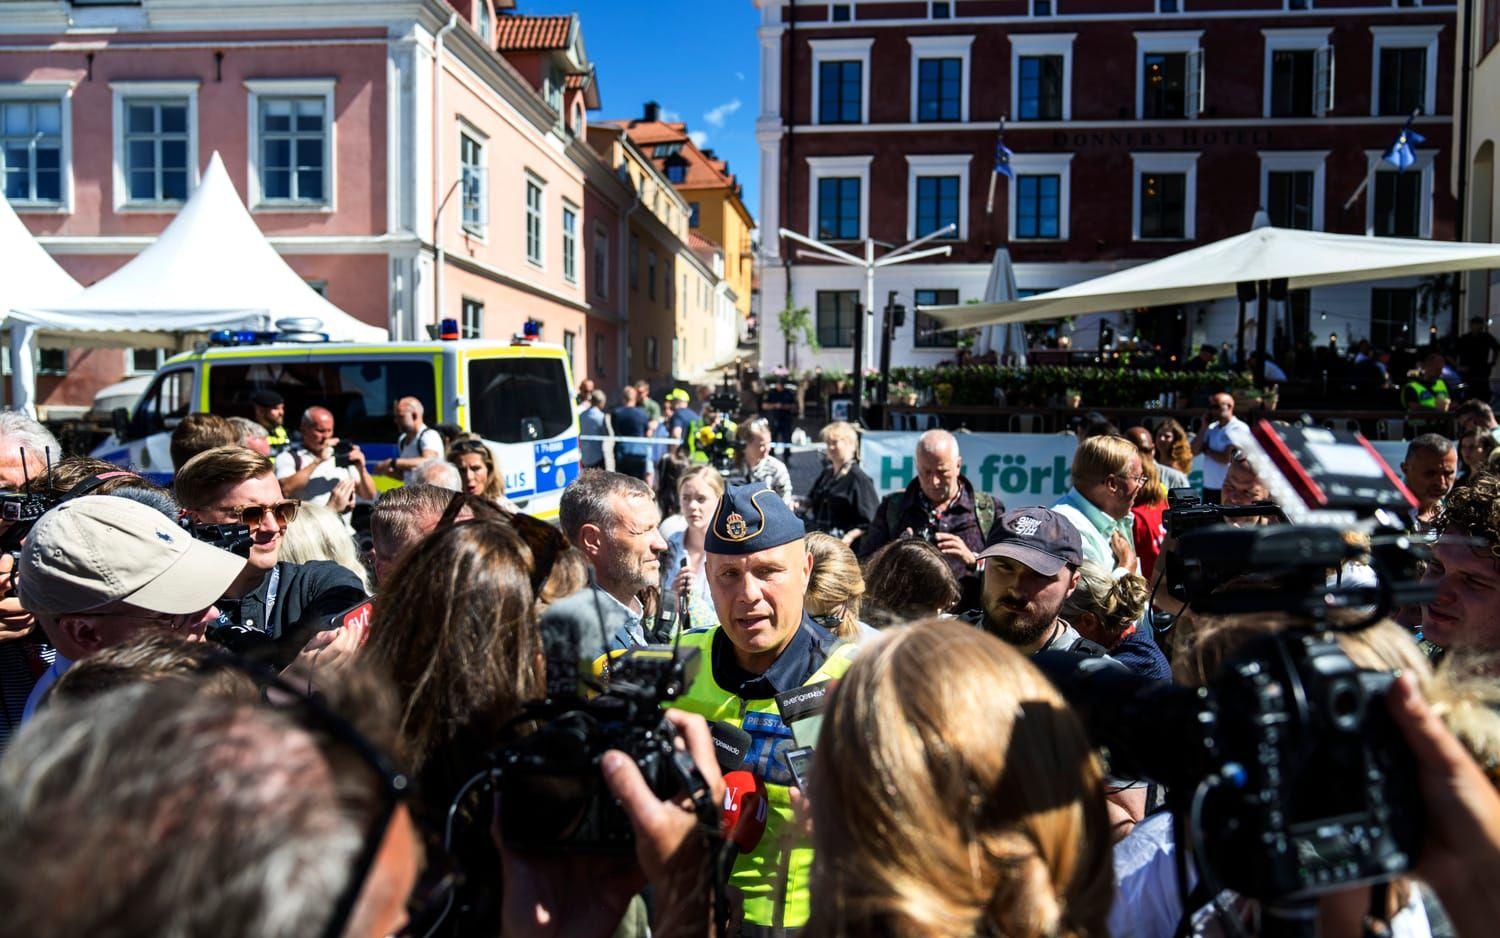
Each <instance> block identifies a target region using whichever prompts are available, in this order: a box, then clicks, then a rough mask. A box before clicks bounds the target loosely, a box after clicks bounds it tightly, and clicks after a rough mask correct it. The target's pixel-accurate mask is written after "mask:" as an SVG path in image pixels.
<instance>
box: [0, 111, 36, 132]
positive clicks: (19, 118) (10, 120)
mask: <svg viewBox="0 0 1500 938" xmlns="http://www.w3.org/2000/svg"><path fill="white" fill-rule="evenodd" d="M29 133H31V105H29V104H7V105H5V135H6V136H7V137H10V136H17V137H21V136H25V135H27V134H29Z"/></svg>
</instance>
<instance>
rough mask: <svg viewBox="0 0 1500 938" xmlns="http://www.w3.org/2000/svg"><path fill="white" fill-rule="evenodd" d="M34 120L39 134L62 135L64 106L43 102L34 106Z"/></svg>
mask: <svg viewBox="0 0 1500 938" xmlns="http://www.w3.org/2000/svg"><path fill="white" fill-rule="evenodd" d="M32 110H33V112H34V113H33V118H34V119H35V121H36V130H37V133H42V134H60V133H62V105H61V104H57V103H55V102H43V103H41V104H34V105H32Z"/></svg>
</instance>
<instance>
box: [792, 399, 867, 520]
mask: <svg viewBox="0 0 1500 938" xmlns="http://www.w3.org/2000/svg"><path fill="white" fill-rule="evenodd" d="M818 439H820V440H822V441H823V444H824V446H826V447H827V453H828V465H827V466H826V467H825V468H824V469H823V473H822V474H821V475H819V476H818V479H817V481H816V482H814V483H813V485H812V488H811V489H809V490H808V493H807V498H806V500H805V501H804V503H803V506H802V517H803V518H805V519H807V522H808V526H809V527H810V528H812V529H813V530H817V531H827V532H828V533H829V534H832V535H833V536H834V537H841V538H843V539H844V543H845V544H853V543H854V541H855V540H856V539H857V538H858V537H859V536H860V535H861V534H863V533H864V532H865V528H868V527H869V526H870V522H871V521H874V520H875V510H876V509H877V508H879V507H880V495H879V494H878V493H877V492H876V491H875V481H874V480H873V479H871V478H870V476H869V474H868V473H866V472H865V471H864V470H863V469H861V468H860V466H859V458H858V456H859V433H858V431H856V430H855V429H854V424H852V423H849V422H848V421H846V420H837V421H834V422H833V423H830V424H829V425H828V426H826V427H824V428H823V429H822V430H821V431H820V432H819V433H818Z"/></svg>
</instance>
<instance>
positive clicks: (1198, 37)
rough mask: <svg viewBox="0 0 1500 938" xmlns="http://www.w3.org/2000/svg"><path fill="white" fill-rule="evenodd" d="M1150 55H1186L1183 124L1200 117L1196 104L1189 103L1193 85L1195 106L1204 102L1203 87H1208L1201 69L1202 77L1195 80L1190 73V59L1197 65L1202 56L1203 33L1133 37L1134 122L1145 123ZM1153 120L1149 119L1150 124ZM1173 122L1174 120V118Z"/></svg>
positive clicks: (1148, 33) (1178, 32)
mask: <svg viewBox="0 0 1500 938" xmlns="http://www.w3.org/2000/svg"><path fill="white" fill-rule="evenodd" d="M1152 52H1162V53H1166V54H1168V55H1170V54H1173V53H1177V52H1182V53H1186V54H1187V57H1188V60H1187V65H1186V69H1185V71H1186V75H1187V81H1188V86H1187V88H1186V89H1185V90H1184V92H1183V93H1184V94H1185V95H1186V96H1187V101H1186V102H1185V104H1186V106H1185V107H1184V108H1183V111H1184V113H1185V114H1186V119H1187V120H1196V119H1197V118H1198V115H1199V113H1200V111H1199V109H1198V106H1197V103H1196V102H1194V101H1193V98H1194V95H1193V94H1192V91H1193V82H1194V81H1197V90H1198V94H1197V95H1196V97H1197V99H1198V101H1199V102H1201V101H1204V100H1205V97H1204V91H1203V86H1204V85H1206V84H1207V83H1208V77H1207V76H1208V72H1207V69H1204V72H1203V77H1202V78H1201V79H1195V78H1194V77H1193V73H1194V71H1195V69H1194V68H1193V56H1194V55H1197V56H1198V57H1199V61H1202V56H1203V30H1201V29H1188V30H1172V31H1161V30H1157V31H1153V32H1137V33H1135V119H1136V120H1145V119H1146V56H1147V55H1148V54H1149V53H1152ZM1154 119H1155V118H1153V120H1154ZM1174 119H1176V118H1174Z"/></svg>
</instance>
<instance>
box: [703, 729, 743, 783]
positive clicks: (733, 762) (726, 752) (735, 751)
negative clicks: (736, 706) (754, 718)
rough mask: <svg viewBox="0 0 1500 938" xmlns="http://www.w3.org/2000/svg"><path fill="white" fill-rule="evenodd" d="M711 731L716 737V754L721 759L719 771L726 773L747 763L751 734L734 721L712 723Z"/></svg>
mask: <svg viewBox="0 0 1500 938" xmlns="http://www.w3.org/2000/svg"><path fill="white" fill-rule="evenodd" d="M708 729H709V732H711V733H712V734H713V737H714V756H715V757H716V758H717V759H718V760H719V771H720V772H723V773H725V774H726V775H727V774H728V773H730V772H733V771H734V770H736V769H738V768H739V767H740V766H742V765H744V764H745V756H746V754H748V753H749V752H750V734H749V733H747V732H745V731H744V730H742V729H740V728H739V727H738V726H735V725H734V724H733V723H710V724H708Z"/></svg>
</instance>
